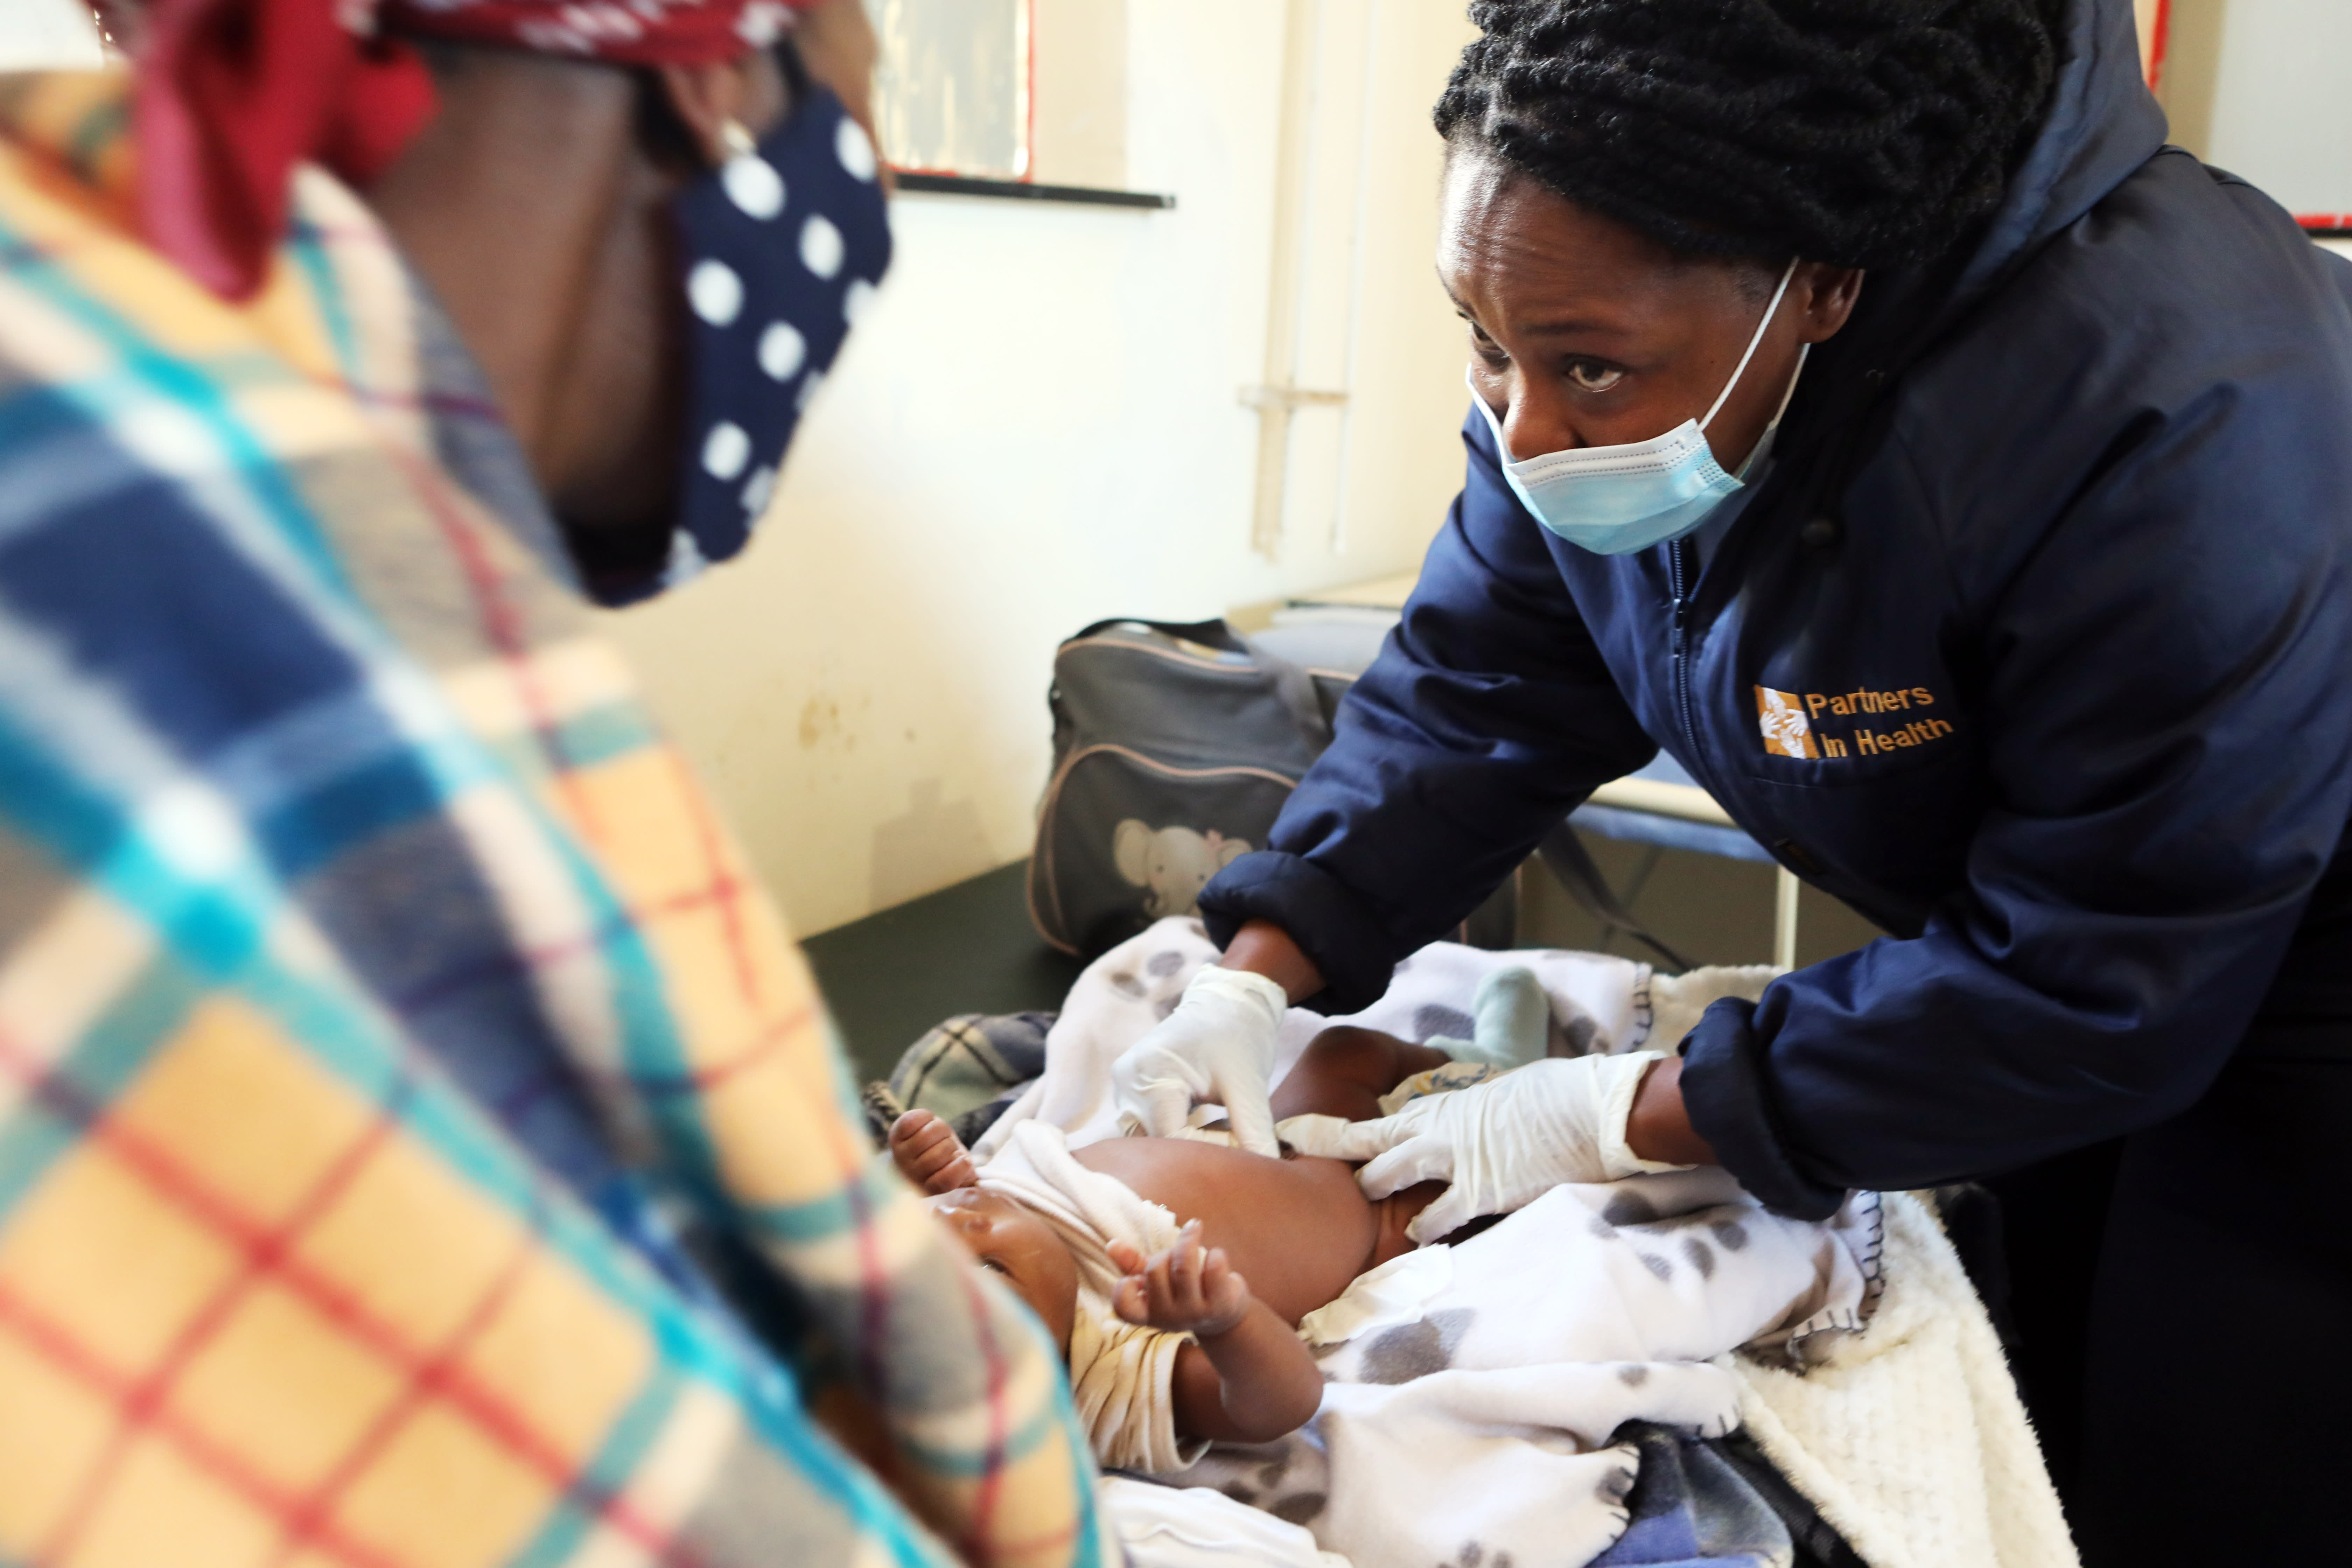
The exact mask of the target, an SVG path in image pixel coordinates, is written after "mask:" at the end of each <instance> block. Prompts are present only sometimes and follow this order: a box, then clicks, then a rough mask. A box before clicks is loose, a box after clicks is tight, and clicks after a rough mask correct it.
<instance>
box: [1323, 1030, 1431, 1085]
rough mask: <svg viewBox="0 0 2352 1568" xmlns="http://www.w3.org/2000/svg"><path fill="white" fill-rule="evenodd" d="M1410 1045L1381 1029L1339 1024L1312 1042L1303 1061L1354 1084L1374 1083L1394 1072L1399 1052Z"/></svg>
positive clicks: (1408, 1042)
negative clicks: (1310, 1062)
mask: <svg viewBox="0 0 2352 1568" xmlns="http://www.w3.org/2000/svg"><path fill="white" fill-rule="evenodd" d="M1410 1045H1411V1042H1410V1041H1407V1040H1401V1039H1399V1038H1397V1037H1395V1036H1394V1035H1387V1034H1382V1033H1381V1031H1380V1030H1378V1029H1366V1028H1360V1027H1359V1026H1356V1025H1354V1024H1339V1025H1334V1026H1332V1027H1330V1028H1328V1029H1326V1030H1324V1031H1323V1032H1322V1033H1321V1034H1319V1035H1318V1036H1316V1037H1315V1038H1314V1039H1312V1040H1311V1041H1309V1042H1308V1043H1307V1050H1306V1052H1305V1053H1304V1054H1303V1055H1302V1056H1301V1057H1300V1058H1299V1061H1300V1063H1301V1064H1302V1065H1303V1064H1305V1063H1307V1062H1309V1061H1312V1062H1313V1063H1314V1064H1315V1065H1316V1067H1317V1068H1319V1069H1321V1070H1322V1071H1325V1072H1328V1073H1331V1074H1333V1075H1335V1076H1337V1077H1340V1078H1345V1079H1349V1080H1351V1081H1370V1080H1372V1079H1381V1078H1384V1077H1386V1076H1387V1075H1388V1074H1390V1073H1391V1072H1392V1071H1394V1070H1395V1068H1396V1063H1397V1057H1398V1053H1399V1051H1401V1050H1402V1049H1404V1048H1406V1047H1409V1046H1410Z"/></svg>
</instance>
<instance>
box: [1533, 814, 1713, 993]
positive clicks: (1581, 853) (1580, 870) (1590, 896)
mask: <svg viewBox="0 0 2352 1568" xmlns="http://www.w3.org/2000/svg"><path fill="white" fill-rule="evenodd" d="M1536 854H1537V856H1538V858H1540V859H1541V860H1542V861H1543V863H1544V869H1546V870H1548V871H1549V872H1550V873H1551V874H1552V875H1553V876H1554V877H1556V878H1558V879H1559V885H1560V886H1561V887H1562V888H1565V889H1568V896H1569V897H1570V898H1571V899H1574V900H1576V901H1577V904H1578V906H1579V907H1580V908H1581V909H1582V910H1584V912H1585V913H1586V914H1589V915H1591V917H1592V918H1593V919H1594V920H1597V921H1600V922H1601V929H1603V930H1604V931H1622V932H1624V933H1625V934H1626V935H1627V936H1630V937H1632V938H1633V940H1634V941H1635V942H1640V943H1642V944H1643V946H1645V947H1647V948H1649V949H1650V950H1651V951H1652V952H1655V953H1656V954H1657V955H1658V956H1659V957H1661V958H1663V959H1664V960H1665V961H1666V962H1667V963H1671V964H1673V965H1674V966H1675V969H1676V970H1677V971H1688V970H1691V969H1695V968H1696V967H1697V966H1696V964H1694V963H1691V961H1690V960H1689V959H1687V958H1685V957H1684V956H1683V955H1682V954H1681V953H1679V952H1675V950H1674V949H1673V948H1671V947H1668V946H1667V945H1666V944H1665V943H1664V942H1662V941H1660V940H1659V939H1658V938H1657V937H1655V936H1654V935H1652V934H1651V932H1650V930H1649V928H1648V927H1646V926H1644V925H1643V923H1642V922H1641V921H1637V920H1635V919H1634V918H1633V912H1632V911H1631V910H1627V909H1626V908H1625V906H1624V904H1622V902H1620V901H1619V900H1618V898H1617V895H1616V894H1615V893H1614V892H1613V891H1612V890H1611V889H1610V887H1609V880H1608V879H1607V878H1605V877H1603V876H1602V875H1601V868H1600V867H1598V866H1596V865H1594V864H1593V863H1592V855H1591V851H1589V850H1587V849H1586V848H1585V847H1584V840H1583V839H1581V838H1579V837H1577V836H1576V829H1575V828H1573V827H1570V826H1569V825H1568V819H1567V818H1566V817H1564V816H1563V817H1561V818H1560V819H1559V822H1557V823H1555V824H1554V825H1553V826H1552V829H1551V831H1550V832H1549V833H1547V834H1545V835H1544V836H1543V837H1542V838H1541V839H1540V840H1538V843H1537V845H1536Z"/></svg>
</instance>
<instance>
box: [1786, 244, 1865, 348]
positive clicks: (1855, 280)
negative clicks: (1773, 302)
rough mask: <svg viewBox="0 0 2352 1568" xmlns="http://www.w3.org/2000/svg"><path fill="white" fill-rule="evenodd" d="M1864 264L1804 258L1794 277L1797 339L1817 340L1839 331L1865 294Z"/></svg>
mask: <svg viewBox="0 0 2352 1568" xmlns="http://www.w3.org/2000/svg"><path fill="white" fill-rule="evenodd" d="M1862 277H1863V273H1862V268H1859V267H1828V266H1824V265H1822V263H1821V262H1818V261H1806V262H1801V263H1800V264H1799V265H1798V268H1797V276H1796V278H1795V279H1793V280H1792V291H1794V292H1796V294H1797V315H1798V320H1799V326H1798V329H1797V341H1798V342H1807V343H1818V342H1827V341H1828V340H1829V339H1831V338H1833V337H1835V336H1837V335H1838V331H1839V329H1841V328H1842V327H1843V326H1844V325H1845V323H1846V320H1847V318H1848V317H1850V316H1852V315H1853V307H1854V301H1855V300H1859V299H1861V298H1862Z"/></svg>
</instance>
